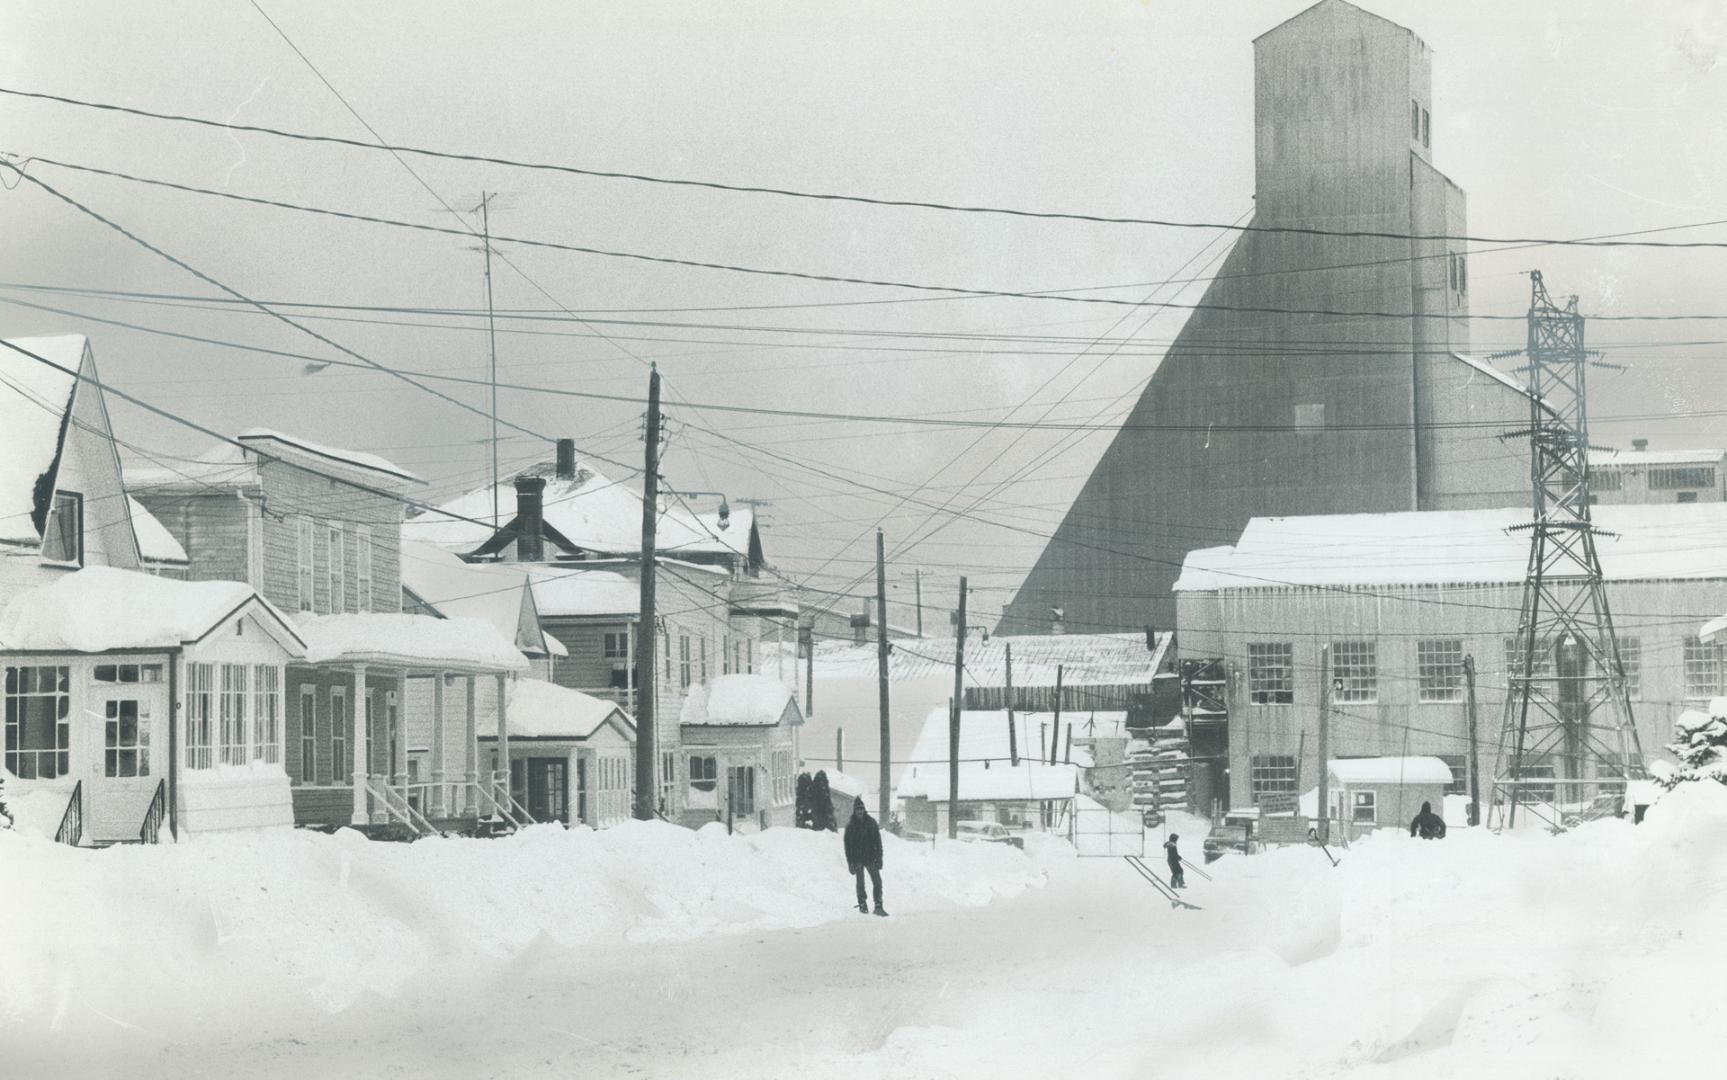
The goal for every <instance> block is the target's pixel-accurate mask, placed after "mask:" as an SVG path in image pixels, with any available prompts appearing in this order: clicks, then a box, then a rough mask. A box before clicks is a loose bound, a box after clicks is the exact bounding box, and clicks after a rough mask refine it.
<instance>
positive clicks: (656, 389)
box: [492, 366, 660, 821]
mask: <svg viewBox="0 0 1727 1080" xmlns="http://www.w3.org/2000/svg"><path fill="white" fill-rule="evenodd" d="M644 434H645V436H646V438H645V440H644V441H645V442H646V443H647V454H646V457H645V459H644V463H643V471H642V576H641V601H642V609H641V612H640V614H639V616H638V619H637V622H636V808H635V809H636V817H637V819H639V820H641V821H652V820H653V818H654V790H655V784H654V766H655V764H656V760H657V759H656V757H655V754H656V752H657V751H658V743H659V739H658V738H657V735H658V734H659V733H658V732H657V731H656V730H655V728H654V656H655V651H654V629H655V627H654V539H655V536H656V534H657V531H658V528H659V502H660V369H659V367H658V366H654V367H652V368H651V370H650V371H649V373H648V422H647V427H646V429H645V431H644ZM492 490H494V491H496V490H497V485H496V484H493V485H492Z"/></svg>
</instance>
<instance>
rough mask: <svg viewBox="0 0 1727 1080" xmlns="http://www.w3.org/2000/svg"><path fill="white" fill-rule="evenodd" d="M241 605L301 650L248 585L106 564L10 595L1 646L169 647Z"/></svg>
mask: <svg viewBox="0 0 1727 1080" xmlns="http://www.w3.org/2000/svg"><path fill="white" fill-rule="evenodd" d="M247 604H256V605H257V608H258V609H259V611H260V613H261V615H262V616H263V617H264V618H267V619H270V620H272V621H273V622H275V623H277V624H279V628H280V629H281V630H282V632H283V633H282V637H283V639H284V640H286V641H287V642H289V643H290V644H289V653H290V655H293V656H299V655H300V643H301V641H302V640H303V638H304V635H298V634H296V628H295V626H294V625H293V624H292V623H290V622H288V621H287V620H286V619H285V618H284V617H283V615H282V613H281V612H280V611H277V610H276V608H275V607H273V606H272V605H271V604H270V602H269V601H268V600H265V599H264V598H263V597H261V596H259V595H258V594H257V593H256V592H254V591H253V589H252V587H251V586H250V585H247V584H245V583H243V582H238V581H176V580H174V579H172V578H163V577H157V576H155V575H153V574H143V573H139V572H137V571H135V570H118V569H115V568H114V567H111V566H89V567H85V568H84V569H82V570H78V571H74V572H73V573H70V574H67V575H65V576H64V577H61V578H59V579H57V580H55V581H53V582H51V583H49V584H47V585H43V586H40V587H38V588H34V589H30V590H28V591H27V592H24V593H22V594H20V595H19V596H17V597H15V598H14V599H13V600H12V602H11V603H9V604H7V605H6V608H5V610H4V611H0V648H5V649H19V650H34V651H44V652H83V653H99V652H107V651H109V650H113V649H168V648H174V647H175V646H179V645H186V644H190V643H192V642H195V641H198V640H199V639H200V638H202V637H203V636H204V635H205V634H207V633H209V632H210V630H211V629H212V628H213V627H215V626H216V625H217V624H219V623H220V622H221V621H222V620H223V619H225V618H227V617H228V616H230V615H232V614H233V613H234V612H236V611H238V610H239V609H240V608H242V607H245V606H246V605H247ZM422 621H425V622H431V621H432V620H430V619H426V620H422Z"/></svg>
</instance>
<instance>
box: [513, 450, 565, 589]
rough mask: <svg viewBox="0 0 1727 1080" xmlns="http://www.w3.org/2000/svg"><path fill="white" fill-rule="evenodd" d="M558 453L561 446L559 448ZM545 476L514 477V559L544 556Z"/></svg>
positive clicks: (525, 559)
mask: <svg viewBox="0 0 1727 1080" xmlns="http://www.w3.org/2000/svg"><path fill="white" fill-rule="evenodd" d="M559 452H560V455H561V453H562V448H561V447H560V448H559ZM545 491H546V478H545V477H543V476H518V477H516V526H517V528H518V529H519V530H520V531H519V532H518V533H517V534H516V559H517V561H519V562H541V561H543V560H544V559H545V557H546V541H545V531H544V529H543V528H542V526H543V525H544V524H545V505H544V497H545Z"/></svg>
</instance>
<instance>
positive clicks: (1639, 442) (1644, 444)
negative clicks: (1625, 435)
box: [1631, 439, 1649, 450]
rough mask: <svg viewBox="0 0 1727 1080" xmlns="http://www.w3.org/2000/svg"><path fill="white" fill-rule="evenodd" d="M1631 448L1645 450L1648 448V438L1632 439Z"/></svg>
mask: <svg viewBox="0 0 1727 1080" xmlns="http://www.w3.org/2000/svg"><path fill="white" fill-rule="evenodd" d="M1631 449H1633V450H1647V449H1649V440H1648V439H1632V440H1631Z"/></svg>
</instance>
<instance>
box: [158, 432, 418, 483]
mask: <svg viewBox="0 0 1727 1080" xmlns="http://www.w3.org/2000/svg"><path fill="white" fill-rule="evenodd" d="M234 438H235V441H236V442H240V443H243V444H245V447H246V448H245V449H242V448H241V447H239V446H235V445H234V444H233V443H225V442H224V443H217V444H216V445H214V446H212V447H210V448H208V449H207V450H205V451H203V452H202V453H200V454H199V455H198V456H197V457H194V458H169V459H167V460H155V459H152V463H151V464H148V465H139V464H134V465H133V466H132V467H131V468H129V469H127V470H126V486H127V487H129V488H132V489H133V490H136V491H194V492H200V491H208V490H210V489H211V488H222V489H224V490H234V489H249V488H255V487H257V486H258V466H259V464H260V463H261V462H262V461H265V460H268V459H272V458H275V459H280V460H282V461H285V462H288V463H290V464H294V465H300V466H303V467H304V468H306V469H308V470H310V471H313V472H317V473H320V474H323V475H328V476H335V477H338V478H343V479H348V480H350V481H351V482H353V483H355V484H363V485H373V486H379V487H383V488H402V487H406V486H408V485H410V484H424V483H425V481H424V480H421V479H420V478H419V477H417V476H415V475H414V474H413V473H411V472H409V471H407V470H406V469H404V468H402V467H400V466H398V465H394V464H392V463H390V462H389V461H386V460H385V459H384V458H381V457H379V456H378V455H376V454H371V453H367V452H366V451H364V450H345V449H342V448H340V447H334V446H325V445H324V444H322V443H316V442H313V441H312V440H310V439H303V438H301V437H299V436H298V435H285V434H283V433H281V432H279V431H269V430H267V429H264V428H251V429H249V430H246V431H242V432H241V433H240V434H238V435H236V436H235V437H234Z"/></svg>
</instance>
